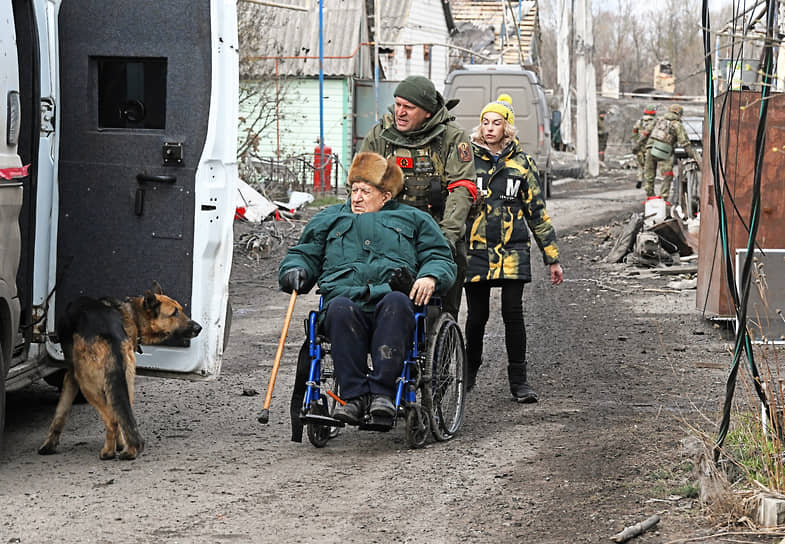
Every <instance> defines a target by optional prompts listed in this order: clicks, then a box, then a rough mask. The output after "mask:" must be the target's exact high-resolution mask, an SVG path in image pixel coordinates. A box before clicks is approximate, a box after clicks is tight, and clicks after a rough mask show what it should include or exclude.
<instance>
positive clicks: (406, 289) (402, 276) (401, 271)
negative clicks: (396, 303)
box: [389, 266, 414, 296]
mask: <svg viewBox="0 0 785 544" xmlns="http://www.w3.org/2000/svg"><path fill="white" fill-rule="evenodd" d="M389 283H390V289H392V290H393V291H400V292H401V293H404V294H405V295H407V296H408V295H409V293H411V291H412V285H414V278H413V277H412V275H411V273H409V269H408V268H406V267H405V266H402V267H400V268H396V269H395V270H393V273H392V275H391V276H390V282H389Z"/></svg>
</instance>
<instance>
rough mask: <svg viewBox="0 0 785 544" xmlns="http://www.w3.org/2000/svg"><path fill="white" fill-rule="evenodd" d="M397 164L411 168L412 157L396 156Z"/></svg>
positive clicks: (400, 166) (399, 166)
mask: <svg viewBox="0 0 785 544" xmlns="http://www.w3.org/2000/svg"><path fill="white" fill-rule="evenodd" d="M395 164H397V165H398V168H411V167H412V159H411V158H410V157H395Z"/></svg>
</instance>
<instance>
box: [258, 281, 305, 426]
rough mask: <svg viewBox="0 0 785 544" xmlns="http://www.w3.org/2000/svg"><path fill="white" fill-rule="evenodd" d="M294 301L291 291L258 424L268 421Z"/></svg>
mask: <svg viewBox="0 0 785 544" xmlns="http://www.w3.org/2000/svg"><path fill="white" fill-rule="evenodd" d="M295 300H297V291H292V298H290V299H289V308H288V309H287V310H286V319H284V322H283V330H282V331H281V339H280V340H279V341H278V351H276V352H275V361H273V371H272V373H271V374H270V383H269V384H267V394H266V395H265V397H264V407H263V408H262V413H260V414H259V423H267V422H268V421H269V420H270V402H271V401H272V400H273V388H274V387H275V378H276V376H277V375H278V367H279V366H280V365H281V356H282V355H283V345H284V344H285V343H286V334H287V333H288V332H289V322H290V321H291V320H292V313H293V312H294V301H295Z"/></svg>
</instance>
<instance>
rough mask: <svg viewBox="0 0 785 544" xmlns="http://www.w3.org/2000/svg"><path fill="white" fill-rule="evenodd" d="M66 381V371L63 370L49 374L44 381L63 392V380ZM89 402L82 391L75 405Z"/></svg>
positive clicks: (77, 396)
mask: <svg viewBox="0 0 785 544" xmlns="http://www.w3.org/2000/svg"><path fill="white" fill-rule="evenodd" d="M64 379H65V369H64V368H61V369H60V370H57V371H55V372H53V373H51V374H47V375H46V376H44V381H45V382H46V383H48V384H49V385H51V386H52V387H56V388H57V389H59V390H60V391H62V390H63V380H64ZM86 402H87V399H86V398H84V395H82V390H81V389H80V390H79V393H78V394H77V395H76V398H75V399H74V404H84V403H86Z"/></svg>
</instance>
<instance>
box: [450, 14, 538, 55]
mask: <svg viewBox="0 0 785 544" xmlns="http://www.w3.org/2000/svg"><path fill="white" fill-rule="evenodd" d="M505 5H506V2H504V3H502V2H500V1H499V0H450V8H451V9H452V16H453V20H454V21H455V24H456V25H457V26H458V27H459V28H461V26H462V25H461V23H471V24H472V25H473V26H475V27H478V28H484V27H485V28H488V27H493V31H494V34H495V38H496V50H497V52H498V51H500V49H501V44H502V39H501V30H502V28H504V27H506V29H507V32H506V34H507V35H506V36H505V38H504V49H505V50H504V55H503V60H504V63H505V64H518V63H519V57H518V37H517V36H516V32H515V26H514V25H513V24H512V18H511V16H510V12H509V7H508V8H507V9H506V11H505V8H504V6H505ZM512 8H513V11H514V12H515V18H516V19H517V18H518V3H517V2H513V3H512ZM520 8H521V9H520V11H521V20H520V21H519V24H518V28H519V29H520V40H521V49H522V51H523V56H524V60H527V59H528V58H530V57H531V56H532V55H533V54H536V53H537V52H536V51H533V50H532V41H533V40H535V39H539V38H538V33H539V13H538V7H537V2H535V1H532V0H527V1H524V2H521V3H520Z"/></svg>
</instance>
